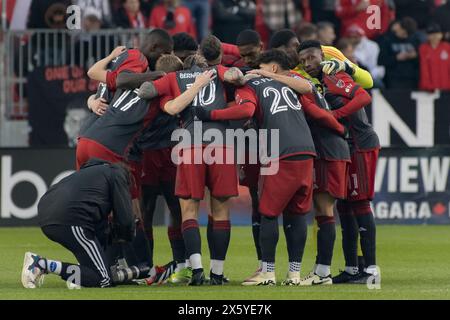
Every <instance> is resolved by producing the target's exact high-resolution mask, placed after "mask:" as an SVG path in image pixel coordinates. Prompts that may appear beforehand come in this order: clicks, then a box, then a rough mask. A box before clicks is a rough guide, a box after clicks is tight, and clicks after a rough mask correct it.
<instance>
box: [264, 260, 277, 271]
mask: <svg viewBox="0 0 450 320" xmlns="http://www.w3.org/2000/svg"><path fill="white" fill-rule="evenodd" d="M262 272H275V262H264V261H263V263H262Z"/></svg>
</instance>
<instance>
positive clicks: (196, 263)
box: [189, 253, 203, 270]
mask: <svg viewBox="0 0 450 320" xmlns="http://www.w3.org/2000/svg"><path fill="white" fill-rule="evenodd" d="M189 261H190V262H191V266H192V270H197V269H203V265H202V255H201V254H200V253H195V254H193V255H192V256H190V257H189Z"/></svg>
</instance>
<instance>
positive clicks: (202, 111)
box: [192, 107, 211, 121]
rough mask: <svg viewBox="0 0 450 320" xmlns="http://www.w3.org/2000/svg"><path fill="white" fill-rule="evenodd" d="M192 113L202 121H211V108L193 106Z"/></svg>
mask: <svg viewBox="0 0 450 320" xmlns="http://www.w3.org/2000/svg"><path fill="white" fill-rule="evenodd" d="M192 115H193V116H194V118H197V119H199V120H201V121H211V110H207V109H206V108H203V107H194V108H192Z"/></svg>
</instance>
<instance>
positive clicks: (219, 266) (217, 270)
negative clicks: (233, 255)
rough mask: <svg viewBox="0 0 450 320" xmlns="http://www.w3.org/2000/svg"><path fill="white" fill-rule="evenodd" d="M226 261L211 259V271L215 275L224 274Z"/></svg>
mask: <svg viewBox="0 0 450 320" xmlns="http://www.w3.org/2000/svg"><path fill="white" fill-rule="evenodd" d="M224 264H225V261H223V260H211V272H212V273H214V274H215V275H218V276H221V275H223V265H224Z"/></svg>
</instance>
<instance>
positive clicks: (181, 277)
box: [169, 268, 192, 284]
mask: <svg viewBox="0 0 450 320" xmlns="http://www.w3.org/2000/svg"><path fill="white" fill-rule="evenodd" d="M191 278H192V269H191V268H183V269H181V270H180V271H178V272H175V273H174V274H172V275H171V276H170V278H169V282H170V283H173V284H179V283H189V281H191Z"/></svg>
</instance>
